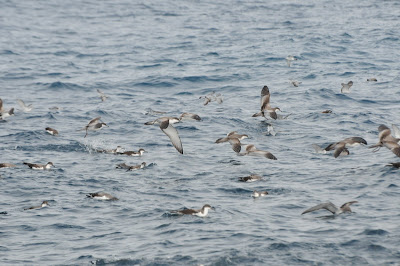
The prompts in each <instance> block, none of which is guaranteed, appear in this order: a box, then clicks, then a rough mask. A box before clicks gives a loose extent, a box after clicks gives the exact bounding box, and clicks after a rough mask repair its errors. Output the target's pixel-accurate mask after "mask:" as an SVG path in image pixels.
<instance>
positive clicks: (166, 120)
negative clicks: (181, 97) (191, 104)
mask: <svg viewBox="0 0 400 266" xmlns="http://www.w3.org/2000/svg"><path fill="white" fill-rule="evenodd" d="M179 122H180V119H179V118H177V117H161V118H158V119H156V120H154V121H150V122H147V123H145V125H154V124H159V125H160V129H161V130H162V132H164V133H165V135H167V136H168V137H169V139H170V140H171V142H172V145H174V147H175V149H176V150H177V151H178V152H179V153H181V154H183V147H182V142H181V139H180V137H179V135H178V131H177V130H176V129H175V128H174V127H173V126H172V124H174V123H179Z"/></svg>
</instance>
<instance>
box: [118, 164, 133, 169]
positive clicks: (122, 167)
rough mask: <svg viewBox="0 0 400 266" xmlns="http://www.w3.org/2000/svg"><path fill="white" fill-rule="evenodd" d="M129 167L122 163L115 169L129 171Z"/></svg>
mask: <svg viewBox="0 0 400 266" xmlns="http://www.w3.org/2000/svg"><path fill="white" fill-rule="evenodd" d="M129 167H130V166H129V165H127V164H126V163H120V164H117V166H116V167H115V168H117V169H129Z"/></svg>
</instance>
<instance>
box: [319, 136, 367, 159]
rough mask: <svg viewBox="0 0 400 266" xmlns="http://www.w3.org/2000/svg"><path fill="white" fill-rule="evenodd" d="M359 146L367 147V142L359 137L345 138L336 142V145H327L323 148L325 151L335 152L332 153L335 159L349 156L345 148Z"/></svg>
mask: <svg viewBox="0 0 400 266" xmlns="http://www.w3.org/2000/svg"><path fill="white" fill-rule="evenodd" d="M361 144H365V145H367V141H366V140H365V139H363V138H360V137H351V138H346V139H344V140H342V141H339V142H336V143H332V144H329V145H328V146H327V147H326V148H325V151H331V150H335V152H334V153H333V156H335V158H337V157H339V156H340V155H349V154H350V152H349V150H348V149H347V147H355V146H358V145H361Z"/></svg>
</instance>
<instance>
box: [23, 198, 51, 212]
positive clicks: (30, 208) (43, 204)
mask: <svg viewBox="0 0 400 266" xmlns="http://www.w3.org/2000/svg"><path fill="white" fill-rule="evenodd" d="M46 206H50V204H49V202H48V201H47V200H45V201H43V202H42V204H40V205H39V206H33V207H29V208H25V209H24V210H33V209H40V208H43V207H46Z"/></svg>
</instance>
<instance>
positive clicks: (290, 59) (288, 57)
mask: <svg viewBox="0 0 400 266" xmlns="http://www.w3.org/2000/svg"><path fill="white" fill-rule="evenodd" d="M285 59H286V63H287V65H288V66H289V67H290V64H291V63H292V61H295V60H297V58H296V57H294V56H293V55H288V56H286V58H285Z"/></svg>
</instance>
